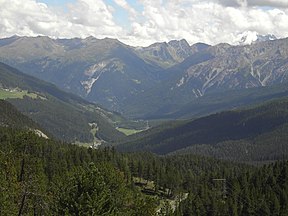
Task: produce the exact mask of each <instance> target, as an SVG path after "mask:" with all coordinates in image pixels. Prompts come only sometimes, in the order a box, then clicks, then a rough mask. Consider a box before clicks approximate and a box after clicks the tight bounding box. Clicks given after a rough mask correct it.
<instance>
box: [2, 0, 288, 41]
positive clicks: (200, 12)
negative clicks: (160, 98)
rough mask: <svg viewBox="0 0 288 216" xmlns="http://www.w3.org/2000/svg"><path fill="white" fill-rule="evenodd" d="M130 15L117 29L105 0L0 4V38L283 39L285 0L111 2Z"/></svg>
mask: <svg viewBox="0 0 288 216" xmlns="http://www.w3.org/2000/svg"><path fill="white" fill-rule="evenodd" d="M114 2H115V3H116V4H117V5H118V6H120V7H122V8H123V9H125V10H126V11H127V12H128V15H129V17H130V22H131V23H130V24H127V26H129V28H126V27H125V26H119V25H117V24H116V22H115V20H116V19H117V17H113V14H115V13H113V10H115V9H114V8H112V6H109V5H108V4H107V2H106V1H104V0H77V1H76V2H75V3H70V4H69V5H68V6H67V11H65V12H64V11H59V10H55V9H54V8H51V7H48V6H47V5H45V4H43V3H37V2H36V0H21V1H20V0H0V37H5V36H11V35H13V34H18V35H28V36H35V35H48V36H51V37H66V38H71V37H87V36H89V35H93V36H95V37H98V38H103V37H113V38H118V39H119V40H121V41H123V42H125V43H128V44H130V45H149V44H151V43H154V42H156V41H169V40H172V39H182V38H185V39H187V40H188V41H189V42H190V43H191V44H192V43H196V42H205V43H209V44H217V43H221V42H228V43H233V42H235V41H236V40H237V39H238V37H239V35H240V34H241V33H243V32H246V31H251V32H258V33H259V34H269V33H270V34H275V35H276V36H277V37H287V36H288V25H287V20H288V1H287V0H138V2H139V3H140V4H142V5H143V11H142V10H141V11H139V10H137V9H136V8H133V7H132V6H131V5H129V3H128V1H127V0H114Z"/></svg>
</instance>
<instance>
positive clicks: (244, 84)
mask: <svg viewBox="0 0 288 216" xmlns="http://www.w3.org/2000/svg"><path fill="white" fill-rule="evenodd" d="M287 48H288V40H287V39H282V40H276V41H268V42H259V43H256V44H252V45H250V46H248V45H247V46H236V47H235V46H230V45H227V44H219V45H217V46H214V47H210V48H208V50H207V51H208V52H209V53H211V54H212V55H213V56H214V58H212V59H210V60H208V61H205V62H202V63H200V64H197V65H192V66H191V67H188V69H187V70H185V71H182V72H181V73H182V74H181V75H180V74H179V75H180V77H179V78H178V79H177V80H176V81H175V83H174V86H171V87H174V88H173V90H176V91H177V88H187V86H189V87H188V88H190V89H191V91H192V92H193V93H194V94H195V97H199V96H202V95H204V94H206V93H207V92H213V91H219V90H231V89H245V88H252V87H259V86H267V85H273V84H278V83H282V82H285V81H287V80H288V50H287Z"/></svg>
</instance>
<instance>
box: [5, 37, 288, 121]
mask: <svg viewBox="0 0 288 216" xmlns="http://www.w3.org/2000/svg"><path fill="white" fill-rule="evenodd" d="M262 39H263V38H262ZM267 40H268V41H267ZM287 42H288V40H287V39H279V40H270V38H269V37H267V38H264V39H263V40H259V41H258V42H257V43H253V44H251V45H243V46H231V45H229V44H218V45H215V46H210V45H207V44H202V43H198V44H194V45H192V46H190V45H189V44H188V43H187V41H186V40H179V41H176V40H173V41H170V42H168V43H156V44H152V45H150V46H149V47H131V46H128V45H125V44H123V43H121V42H120V41H118V40H115V39H109V38H105V39H96V38H93V37H88V38H86V39H79V38H74V39H51V38H48V37H41V36H39V37H35V38H31V37H18V36H14V37H11V38H6V39H1V40H0V61H2V62H4V63H7V64H9V65H11V66H13V67H16V68H17V69H19V70H21V71H23V72H24V73H27V74H30V75H33V76H36V77H38V78H40V79H42V80H45V81H48V82H52V83H54V84H55V85H57V86H58V87H59V88H61V89H64V90H65V91H69V92H71V93H74V94H77V95H79V96H81V97H83V98H85V99H87V100H89V101H91V102H96V103H98V104H100V105H101V106H103V107H105V108H108V109H110V110H114V111H117V112H120V113H122V114H124V115H125V116H127V117H133V118H149V117H151V116H154V117H157V118H158V117H159V118H163V117H165V116H166V115H167V114H170V113H173V112H178V110H181V109H182V108H183V106H187V104H189V103H190V104H191V103H197V101H198V100H199V99H201V98H202V97H203V96H206V95H210V94H217V93H219V94H220V95H221V94H223V92H227V91H231V90H244V89H248V88H249V89H250V88H251V89H252V88H257V87H263V86H272V85H274V84H280V83H284V82H286V81H287V74H286V71H287V61H286V60H287V57H288V56H287V46H288V44H287ZM212 112H213V110H212ZM162 113H163V115H162Z"/></svg>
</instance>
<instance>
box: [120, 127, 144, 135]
mask: <svg viewBox="0 0 288 216" xmlns="http://www.w3.org/2000/svg"><path fill="white" fill-rule="evenodd" d="M116 129H117V130H118V131H120V132H122V133H124V134H125V135H126V136H129V135H132V134H135V133H139V132H141V131H143V130H135V129H128V128H116Z"/></svg>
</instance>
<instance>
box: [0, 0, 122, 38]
mask: <svg viewBox="0 0 288 216" xmlns="http://www.w3.org/2000/svg"><path fill="white" fill-rule="evenodd" d="M111 10H112V9H111V8H110V7H108V6H107V5H106V4H105V3H104V2H103V1H102V0H78V1H77V2H76V3H75V4H69V5H68V12H67V13H66V12H64V11H55V10H53V8H49V7H48V6H47V5H46V4H43V3H37V2H36V1H35V0H21V1H19V0H0V30H1V32H0V37H5V36H10V35H13V34H18V35H27V36H36V35H47V36H51V37H87V36H89V35H93V36H97V37H105V36H110V37H117V36H118V34H122V28H121V27H120V26H117V25H116V24H115V23H114V20H113V16H112V11H111Z"/></svg>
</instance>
